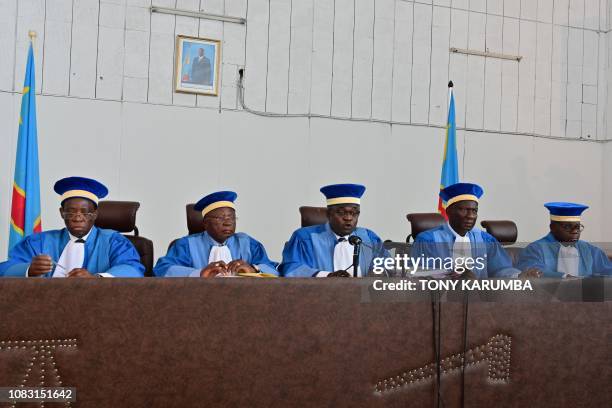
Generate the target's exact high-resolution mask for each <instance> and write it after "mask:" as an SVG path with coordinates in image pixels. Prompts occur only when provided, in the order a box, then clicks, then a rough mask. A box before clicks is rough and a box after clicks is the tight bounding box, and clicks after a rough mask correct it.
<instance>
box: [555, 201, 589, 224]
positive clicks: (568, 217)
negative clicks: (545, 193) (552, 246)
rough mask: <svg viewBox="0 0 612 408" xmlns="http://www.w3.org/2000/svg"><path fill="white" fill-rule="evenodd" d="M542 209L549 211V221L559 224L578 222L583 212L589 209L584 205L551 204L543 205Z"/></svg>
mask: <svg viewBox="0 0 612 408" xmlns="http://www.w3.org/2000/svg"><path fill="white" fill-rule="evenodd" d="M544 207H546V208H547V209H548V211H550V220H551V221H561V222H580V215H582V213H583V211H584V210H586V209H587V208H589V207H588V206H587V205H584V204H576V203H566V202H552V203H546V204H544Z"/></svg>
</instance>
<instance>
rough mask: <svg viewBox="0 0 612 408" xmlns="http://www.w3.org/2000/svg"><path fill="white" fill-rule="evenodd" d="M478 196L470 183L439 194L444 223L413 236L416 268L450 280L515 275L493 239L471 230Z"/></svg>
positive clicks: (479, 195)
mask: <svg viewBox="0 0 612 408" xmlns="http://www.w3.org/2000/svg"><path fill="white" fill-rule="evenodd" d="M482 194H483V190H482V187H480V186H478V185H476V184H472V183H456V184H453V185H450V186H448V187H446V188H445V189H443V190H442V191H440V197H441V198H442V201H443V202H444V203H445V207H446V214H447V216H448V223H445V224H443V225H440V226H438V227H436V228H432V229H430V230H427V231H424V232H421V233H420V234H419V235H418V236H417V237H416V239H415V242H414V245H413V247H412V249H411V257H412V259H413V262H414V260H415V259H417V258H422V259H423V261H422V262H423V264H421V265H419V269H445V270H447V271H448V272H449V275H450V276H451V277H453V278H458V277H466V278H477V279H483V278H490V277H516V276H519V274H520V271H519V270H518V269H515V268H513V267H512V261H511V259H510V257H509V256H508V254H507V253H506V251H505V250H504V249H503V248H502V246H501V245H500V243H499V242H498V241H497V240H496V239H495V237H493V236H492V235H490V234H488V233H487V232H485V231H482V230H480V229H478V228H475V225H476V219H477V218H478V202H479V199H480V197H482ZM451 260H452V262H451ZM448 266H451V267H448Z"/></svg>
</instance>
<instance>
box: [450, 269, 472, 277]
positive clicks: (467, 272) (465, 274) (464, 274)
mask: <svg viewBox="0 0 612 408" xmlns="http://www.w3.org/2000/svg"><path fill="white" fill-rule="evenodd" d="M448 277H449V278H451V279H468V280H476V279H478V277H477V276H476V274H475V273H474V272H472V271H470V270H469V269H466V270H465V271H463V272H462V273H459V272H455V271H453V272H451V273H450V274H449V275H448Z"/></svg>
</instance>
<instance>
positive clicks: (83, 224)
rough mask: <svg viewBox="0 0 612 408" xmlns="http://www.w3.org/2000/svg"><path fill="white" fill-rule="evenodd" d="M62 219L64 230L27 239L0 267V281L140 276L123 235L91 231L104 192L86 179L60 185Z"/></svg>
mask: <svg viewBox="0 0 612 408" xmlns="http://www.w3.org/2000/svg"><path fill="white" fill-rule="evenodd" d="M54 189H55V191H56V192H57V193H58V194H60V195H61V196H62V197H61V208H60V215H61V216H62V218H63V219H64V222H65V224H66V228H63V229H61V230H52V231H45V232H41V233H38V234H33V235H29V236H28V237H26V238H25V239H23V240H22V241H20V242H19V243H17V244H16V245H15V246H14V247H13V248H11V250H10V251H9V259H8V260H7V261H6V262H3V263H0V276H3V277H45V278H50V277H54V278H59V277H68V278H75V277H94V276H101V277H142V276H144V266H143V265H142V264H141V263H140V257H139V255H138V252H137V251H136V249H135V248H134V246H133V245H132V243H131V242H130V241H129V240H128V239H127V238H125V237H124V236H123V235H121V234H119V233H117V232H115V231H112V230H107V229H99V228H97V227H95V226H94V222H95V220H96V217H97V207H98V200H99V199H100V198H102V197H105V196H106V194H107V193H108V190H107V189H106V187H104V186H103V185H102V184H101V183H99V182H97V181H95V180H92V179H87V178H84V177H68V178H64V179H62V180H59V181H58V182H57V183H56V184H55V187H54Z"/></svg>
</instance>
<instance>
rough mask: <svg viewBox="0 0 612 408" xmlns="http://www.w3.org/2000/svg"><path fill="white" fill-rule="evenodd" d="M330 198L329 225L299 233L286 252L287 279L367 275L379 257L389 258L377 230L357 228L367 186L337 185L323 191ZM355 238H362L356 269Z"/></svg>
mask: <svg viewBox="0 0 612 408" xmlns="http://www.w3.org/2000/svg"><path fill="white" fill-rule="evenodd" d="M321 192H322V193H323V194H324V195H325V197H326V199H327V218H328V222H327V223H325V224H321V225H313V226H309V227H303V228H300V229H298V230H296V231H295V232H294V233H293V235H292V236H291V238H290V239H289V241H288V242H287V243H286V244H285V248H284V250H283V261H282V263H281V265H280V267H279V270H280V272H281V274H282V275H283V276H287V277H351V276H354V274H356V275H357V276H365V275H367V274H368V272H369V271H371V269H372V266H373V260H374V258H375V257H385V256H387V255H388V253H386V251H384V249H383V245H382V241H381V239H380V238H379V237H378V235H376V234H375V233H374V232H373V231H371V230H369V229H366V228H360V227H357V222H358V220H359V213H360V204H361V196H362V195H363V193H364V192H365V187H364V186H362V185H357V184H334V185H330V186H325V187H323V188H321ZM351 236H357V237H359V238H360V239H361V242H362V243H361V245H360V247H359V252H360V256H359V267H358V268H357V270H356V271H355V270H354V267H353V258H352V256H353V251H354V246H352V245H351V244H350V242H349V238H350V237H351Z"/></svg>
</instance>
